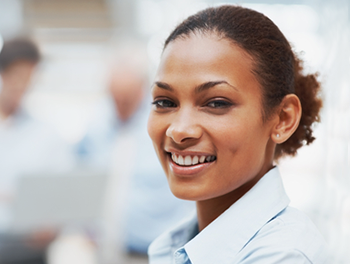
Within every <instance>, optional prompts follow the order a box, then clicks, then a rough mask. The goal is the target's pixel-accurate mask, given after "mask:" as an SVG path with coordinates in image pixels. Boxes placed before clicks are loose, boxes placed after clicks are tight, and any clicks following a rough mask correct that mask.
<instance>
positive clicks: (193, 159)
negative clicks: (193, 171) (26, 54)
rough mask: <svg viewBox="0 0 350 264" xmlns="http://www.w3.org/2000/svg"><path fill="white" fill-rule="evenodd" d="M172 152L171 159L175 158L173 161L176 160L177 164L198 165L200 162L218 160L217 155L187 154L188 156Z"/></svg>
mask: <svg viewBox="0 0 350 264" xmlns="http://www.w3.org/2000/svg"><path fill="white" fill-rule="evenodd" d="M170 154H171V159H172V160H173V162H175V163H176V164H177V165H180V166H193V165H197V164H200V163H207V162H212V161H215V160H216V156H213V155H211V156H203V155H201V156H197V155H194V156H191V155H186V156H182V155H176V154H175V153H170Z"/></svg>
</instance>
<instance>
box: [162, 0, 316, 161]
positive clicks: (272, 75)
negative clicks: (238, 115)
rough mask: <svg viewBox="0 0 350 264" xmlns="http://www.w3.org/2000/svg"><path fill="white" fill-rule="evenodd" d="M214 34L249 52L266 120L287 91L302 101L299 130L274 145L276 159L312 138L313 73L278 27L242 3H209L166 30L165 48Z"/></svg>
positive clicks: (314, 84) (314, 93) (290, 152)
mask: <svg viewBox="0 0 350 264" xmlns="http://www.w3.org/2000/svg"><path fill="white" fill-rule="evenodd" d="M198 33H199V34H213V33H214V34H216V35H218V36H219V37H223V38H226V39H228V40H230V41H232V42H233V43H234V44H236V45H238V46H239V47H241V48H242V49H244V50H245V51H246V52H247V53H248V54H250V55H251V56H252V57H253V60H254V69H253V73H254V75H255V76H256V78H257V80H258V81H259V83H260V85H261V87H262V94H263V99H262V101H263V102H262V105H263V114H262V115H263V119H264V121H266V120H268V119H269V117H270V115H271V114H272V113H273V111H274V110H276V108H277V107H278V106H279V105H280V103H281V102H282V100H283V98H284V97H285V96H286V95H287V94H292V93H293V94H296V95H297V96H298V97H299V99H300V102H301V105H302V116H301V120H300V123H299V126H298V128H297V130H296V131H295V132H294V134H293V135H292V136H291V137H290V138H289V139H288V140H287V141H285V142H284V143H282V144H279V145H277V146H276V149H275V159H276V160H277V159H278V158H280V157H282V156H284V155H292V156H294V155H295V154H296V152H297V149H299V148H300V147H301V146H303V145H308V144H310V143H311V142H313V141H314V139H315V137H314V136H313V135H312V132H313V131H312V124H313V123H314V122H319V121H320V116H319V111H320V108H321V107H322V100H321V99H320V98H319V97H318V93H319V90H320V84H319V82H318V81H317V79H316V77H317V75H316V74H308V75H304V74H303V73H302V71H303V63H302V60H300V59H299V58H298V57H297V56H296V55H295V54H294V53H293V51H292V49H291V46H290V44H289V42H288V41H287V39H286V38H285V37H284V35H283V34H282V32H281V31H280V30H279V29H278V27H277V26H276V25H275V24H274V23H273V22H272V21H271V20H270V19H269V18H267V17H266V16H264V15H263V14H261V13H259V12H257V11H254V10H251V9H248V8H243V7H240V6H233V5H223V6H220V7H215V8H207V9H205V10H203V11H200V12H198V13H197V14H195V15H192V16H190V17H188V18H187V19H186V20H184V21H183V22H182V23H181V24H180V25H178V26H177V27H176V28H175V30H174V31H173V32H172V33H171V34H170V35H169V37H168V38H167V39H166V41H165V45H164V48H165V47H166V46H167V45H168V44H169V43H170V42H172V41H174V40H176V39H178V38H186V37H188V36H190V35H191V34H198Z"/></svg>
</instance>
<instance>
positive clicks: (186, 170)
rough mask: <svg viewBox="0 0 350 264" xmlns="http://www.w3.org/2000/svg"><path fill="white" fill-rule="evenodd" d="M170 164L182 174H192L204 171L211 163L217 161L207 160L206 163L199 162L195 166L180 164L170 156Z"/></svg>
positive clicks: (178, 173) (176, 171)
mask: <svg viewBox="0 0 350 264" xmlns="http://www.w3.org/2000/svg"><path fill="white" fill-rule="evenodd" d="M168 159H169V164H170V168H171V170H172V171H173V172H174V173H175V174H177V175H180V176H191V175H194V174H197V173H200V172H202V171H203V170H205V169H207V168H208V167H209V166H210V165H212V164H213V163H214V162H215V161H212V162H206V163H199V164H197V165H193V166H180V165H178V164H176V163H175V162H174V161H173V160H172V159H171V157H170V156H168Z"/></svg>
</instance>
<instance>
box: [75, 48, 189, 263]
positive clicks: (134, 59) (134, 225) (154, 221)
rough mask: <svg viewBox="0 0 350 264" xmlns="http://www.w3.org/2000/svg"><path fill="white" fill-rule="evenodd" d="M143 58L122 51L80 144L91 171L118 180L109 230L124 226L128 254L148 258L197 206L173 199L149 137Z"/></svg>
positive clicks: (130, 50)
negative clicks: (167, 232)
mask: <svg viewBox="0 0 350 264" xmlns="http://www.w3.org/2000/svg"><path fill="white" fill-rule="evenodd" d="M121 54H122V55H121ZM143 58H144V55H143V54H142V52H141V51H140V49H139V48H137V47H129V48H127V49H124V50H123V49H122V48H121V50H120V55H119V56H117V58H116V59H115V60H116V63H115V65H114V66H113V67H112V70H111V74H110V81H109V86H108V94H107V96H106V97H105V98H104V99H103V100H102V102H101V103H100V104H99V106H98V109H97V111H96V116H95V118H94V120H93V121H92V122H91V126H90V129H89V130H88V132H87V134H86V136H85V138H84V139H83V140H82V142H81V143H80V144H79V155H80V159H81V161H84V162H85V164H87V165H88V166H89V167H94V168H100V169H107V170H109V172H108V173H109V174H110V175H111V177H116V178H117V179H116V180H115V181H113V180H112V181H111V182H112V183H111V185H114V187H113V186H112V187H111V189H110V191H109V192H110V195H111V198H110V199H114V200H118V201H116V202H114V205H113V201H112V205H110V207H109V208H110V209H112V210H116V211H117V213H116V215H115V218H117V219H115V218H113V217H112V219H114V220H113V221H114V222H112V223H111V224H110V225H112V226H110V229H113V225H114V228H115V229H116V228H118V227H117V225H119V226H120V229H121V232H120V233H119V237H118V238H117V239H120V240H122V241H121V244H122V245H121V247H122V248H123V249H125V251H126V252H131V253H139V254H144V255H146V253H147V248H148V246H149V244H150V243H151V242H152V240H153V239H154V238H155V237H157V236H158V235H159V234H160V233H162V232H163V231H164V230H166V229H167V228H169V227H170V226H171V225H172V224H174V223H176V222H177V221H179V220H180V219H181V218H182V216H183V215H185V214H186V213H188V212H189V211H192V210H194V204H192V202H186V201H180V200H178V199H176V198H174V197H172V195H171V192H170V190H169V188H168V186H167V181H166V178H165V177H164V172H163V171H162V168H161V166H160V164H159V162H158V159H157V156H156V155H155V153H154V151H153V146H152V142H151V140H150V139H149V137H148V134H147V117H148V113H149V111H150V107H151V104H150V95H149V91H148V85H147V84H148V73H147V62H146V59H143ZM116 193H117V194H116ZM113 195H114V196H113ZM110 202H111V201H110ZM113 207H114V208H113ZM116 207H117V208H116ZM118 219H119V220H118ZM106 232H109V233H111V232H112V231H111V230H108V229H107V230H106ZM112 233H113V232H112ZM117 243H119V244H120V241H119V242H118V241H117ZM124 261H126V260H124Z"/></svg>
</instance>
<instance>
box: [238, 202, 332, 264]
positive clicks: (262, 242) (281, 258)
mask: <svg viewBox="0 0 350 264" xmlns="http://www.w3.org/2000/svg"><path fill="white" fill-rule="evenodd" d="M239 255H241V257H242V260H243V259H244V261H242V262H240V263H247V264H248V263H255V262H254V260H257V259H260V260H263V259H266V263H291V264H292V263H313V264H325V263H327V258H328V247H327V244H326V242H325V241H324V238H323V237H322V235H321V234H320V232H319V231H318V230H317V228H316V227H315V225H314V224H313V223H312V221H311V220H310V219H309V218H308V217H307V216H306V215H305V214H304V213H302V212H300V211H299V210H297V209H294V208H292V207H287V208H286V209H285V210H283V211H282V212H280V213H279V214H278V215H276V216H275V217H274V218H272V219H271V220H270V221H269V222H267V223H266V224H265V225H264V226H263V227H262V228H261V229H260V230H259V231H258V232H257V233H256V234H255V236H254V237H253V238H252V239H251V240H250V241H249V242H248V243H247V244H246V246H245V247H244V248H243V249H242V250H241V252H240V254H239ZM259 263H260V262H259Z"/></svg>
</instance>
